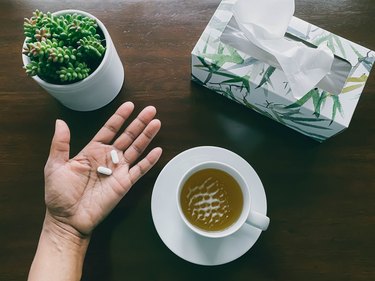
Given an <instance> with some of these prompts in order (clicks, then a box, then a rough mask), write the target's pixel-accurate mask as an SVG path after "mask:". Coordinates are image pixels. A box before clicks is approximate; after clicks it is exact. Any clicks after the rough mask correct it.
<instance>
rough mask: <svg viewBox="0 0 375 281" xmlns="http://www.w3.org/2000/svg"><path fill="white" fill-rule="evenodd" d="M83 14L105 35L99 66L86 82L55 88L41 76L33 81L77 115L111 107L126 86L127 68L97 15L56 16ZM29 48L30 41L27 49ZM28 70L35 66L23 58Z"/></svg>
mask: <svg viewBox="0 0 375 281" xmlns="http://www.w3.org/2000/svg"><path fill="white" fill-rule="evenodd" d="M66 14H79V15H82V16H86V17H89V18H92V19H94V20H95V21H96V23H97V25H98V27H99V28H100V30H101V32H102V33H103V36H104V40H105V44H106V50H105V53H104V57H103V59H102V61H101V63H100V64H99V66H98V67H97V68H96V69H95V70H94V71H93V72H92V73H91V74H90V75H89V76H88V77H86V78H85V79H83V80H81V81H78V82H75V83H72V84H53V83H49V82H46V81H45V80H43V79H41V78H40V77H39V76H32V78H33V79H34V80H35V81H36V82H37V83H38V84H39V85H40V86H41V87H42V88H44V89H45V90H46V91H47V92H48V93H49V94H51V95H52V96H53V97H54V98H56V99H57V100H58V101H59V102H60V103H62V104H63V105H64V106H66V107H68V108H70V109H73V110H77V111H91V110H95V109H99V108H101V107H103V106H105V105H107V104H108V103H110V102H111V101H112V100H113V99H114V98H115V97H116V96H117V95H118V93H119V92H120V90H121V88H122V85H123V82H124V68H123V66H122V63H121V60H120V58H119V56H118V54H117V51H116V48H115V46H114V44H113V42H112V39H111V36H110V35H109V33H108V31H107V29H106V28H105V26H104V24H103V23H102V22H101V21H100V20H98V19H97V18H96V17H94V16H93V15H91V14H89V13H86V12H83V11H79V10H62V11H58V12H55V13H53V14H52V15H53V16H60V15H66ZM25 45H26V40H25V42H24V46H25ZM22 60H23V64H24V66H26V65H27V64H29V63H30V62H31V60H30V58H29V57H28V56H27V55H25V54H23V55H22Z"/></svg>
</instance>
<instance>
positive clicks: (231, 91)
mask: <svg viewBox="0 0 375 281" xmlns="http://www.w3.org/2000/svg"><path fill="white" fill-rule="evenodd" d="M233 2H234V1H233V0H226V1H222V2H221V4H220V5H219V7H218V9H217V11H216V12H215V14H214V16H213V17H212V19H211V21H210V22H209V24H208V26H207V27H206V29H205V31H204V32H203V34H202V36H201V38H200V39H199V41H198V43H197V45H196V46H195V48H194V50H193V52H192V79H193V80H194V81H195V82H197V83H199V84H201V85H203V86H205V87H207V88H209V89H211V90H214V91H215V92H217V93H219V94H221V95H223V96H225V97H227V98H229V99H231V100H234V101H236V102H238V103H240V104H243V105H245V106H247V107H248V108H251V109H253V110H255V111H257V112H259V113H261V114H263V115H265V116H267V117H269V118H271V119H274V120H276V121H278V122H280V123H282V124H284V125H286V126H289V127H291V128H293V129H295V130H297V131H299V132H301V133H303V134H306V135H308V136H309V137H311V138H313V139H316V140H318V141H323V140H325V139H327V138H329V137H331V136H333V135H335V134H337V133H338V132H339V131H341V130H343V129H345V128H346V127H347V126H348V124H349V122H350V119H351V116H352V114H353V112H354V109H355V106H356V104H357V102H358V99H359V97H360V94H361V92H362V90H363V87H364V85H365V83H366V80H367V78H368V73H369V71H370V69H371V67H372V65H373V64H374V60H375V55H374V52H372V51H370V50H368V49H365V48H364V47H362V46H359V45H357V44H354V43H352V42H350V41H348V40H346V39H344V38H341V37H339V36H337V35H334V34H332V33H330V32H327V31H325V30H322V29H320V28H318V27H316V26H313V25H311V24H308V23H306V22H303V21H301V22H303V23H304V25H303V26H302V28H301V26H292V27H291V28H290V30H289V29H288V31H290V32H293V33H294V34H293V35H294V36H298V37H300V38H301V39H303V40H305V41H307V42H309V43H311V44H314V45H318V44H320V43H323V42H326V44H327V45H328V46H329V48H330V49H331V50H332V51H333V52H334V54H335V55H337V56H340V57H342V58H344V59H347V60H348V61H349V62H350V63H351V64H352V66H353V67H352V70H351V72H350V75H349V77H348V78H347V81H346V84H345V87H344V88H343V89H342V92H341V94H340V95H334V94H331V93H329V92H326V91H324V90H321V89H318V88H315V89H312V90H311V91H309V92H308V93H306V94H305V95H304V96H303V97H301V98H299V99H296V98H294V97H293V95H292V93H291V90H290V87H289V86H288V82H287V81H286V79H285V77H283V74H282V72H281V71H280V70H278V69H275V68H274V67H273V66H270V65H268V64H266V63H262V62H261V61H258V60H256V59H254V58H252V57H251V56H249V55H247V54H244V53H242V52H241V51H238V50H236V49H235V48H233V47H231V46H229V45H227V44H224V43H222V42H221V41H220V36H221V33H222V32H223V30H224V29H225V26H226V25H227V23H228V22H229V20H230V19H231V17H232V14H231V7H232V5H233ZM299 24H300V23H299Z"/></svg>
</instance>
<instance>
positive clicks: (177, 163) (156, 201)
mask: <svg viewBox="0 0 375 281" xmlns="http://www.w3.org/2000/svg"><path fill="white" fill-rule="evenodd" d="M207 160H214V161H221V162H224V163H226V164H228V165H231V166H233V167H234V168H235V169H237V170H238V172H240V173H241V174H242V176H243V177H244V178H245V180H246V181H247V182H248V183H249V184H251V185H252V187H253V188H254V192H253V194H252V208H253V209H254V210H255V211H258V212H260V213H262V214H264V215H266V213H267V200H266V194H265V192H264V188H263V185H262V182H261V181H260V179H259V177H258V175H257V174H256V172H255V171H254V169H253V168H252V167H251V166H250V165H249V163H247V162H246V161H245V160H244V159H243V158H241V157H240V156H238V155H237V154H235V153H233V152H231V151H229V150H226V149H223V148H219V147H213V146H201V147H195V148H192V149H189V150H186V151H184V152H182V153H180V154H178V155H177V156H176V157H174V158H173V159H172V160H171V161H169V162H168V164H167V165H166V166H165V167H164V168H163V170H162V171H161V172H160V174H159V176H158V178H157V180H156V182H155V186H154V190H153V192H152V197H151V213H152V218H153V221H154V225H155V228H156V231H157V232H158V234H159V236H160V238H161V239H162V240H163V242H164V243H165V245H167V247H168V248H169V249H170V250H171V251H172V252H173V253H175V254H176V255H177V256H179V257H181V258H183V259H185V260H187V261H189V262H192V263H196V264H200V265H219V264H224V263H228V262H230V261H233V260H235V259H237V258H239V257H240V256H242V255H243V254H245V253H246V252H247V251H248V250H249V249H250V248H251V247H252V246H253V245H254V244H255V242H256V241H257V239H258V238H259V236H260V234H261V230H259V229H257V228H254V227H252V226H250V225H247V224H245V225H244V226H243V227H242V228H241V229H240V230H238V231H237V232H236V233H234V234H232V235H230V236H228V237H225V238H205V237H201V236H199V235H198V234H196V233H194V232H193V231H192V230H190V229H189V228H188V227H187V226H186V225H185V224H184V222H183V221H182V219H181V217H180V215H179V213H178V211H177V203H176V188H177V184H178V182H179V179H180V178H181V177H182V176H183V174H184V173H185V172H186V171H187V170H188V169H189V168H190V167H191V166H193V165H195V164H198V163H200V162H204V161H207Z"/></svg>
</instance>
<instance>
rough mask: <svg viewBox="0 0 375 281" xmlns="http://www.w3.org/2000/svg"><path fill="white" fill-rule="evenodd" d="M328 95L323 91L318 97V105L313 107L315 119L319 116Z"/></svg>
mask: <svg viewBox="0 0 375 281" xmlns="http://www.w3.org/2000/svg"><path fill="white" fill-rule="evenodd" d="M329 95H330V94H329V93H327V92H326V91H323V92H322V94H321V95H320V98H319V100H318V103H317V104H316V105H315V111H314V115H315V116H316V117H319V116H320V109H321V108H322V107H323V106H324V103H325V101H326V99H327V97H328V96H329Z"/></svg>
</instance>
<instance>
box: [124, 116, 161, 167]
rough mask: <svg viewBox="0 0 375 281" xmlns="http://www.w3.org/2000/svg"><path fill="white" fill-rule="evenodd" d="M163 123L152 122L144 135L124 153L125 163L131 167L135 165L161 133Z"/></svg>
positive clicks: (156, 120)
mask: <svg viewBox="0 0 375 281" xmlns="http://www.w3.org/2000/svg"><path fill="white" fill-rule="evenodd" d="M160 127H161V123H160V121H159V120H158V119H154V120H152V121H151V122H150V123H149V124H148V125H147V126H146V128H145V129H144V130H143V131H142V133H141V134H140V135H139V136H138V137H137V138H136V139H135V140H134V141H133V143H131V145H130V146H129V147H128V148H127V149H126V150H125V152H124V159H125V162H126V163H127V164H129V165H131V164H132V163H134V162H135V161H136V160H137V159H138V158H139V157H140V156H141V154H142V153H143V151H144V150H145V149H146V147H147V146H148V145H149V144H150V142H151V141H152V139H153V138H154V137H155V136H156V134H157V133H158V132H159V130H160Z"/></svg>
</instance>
